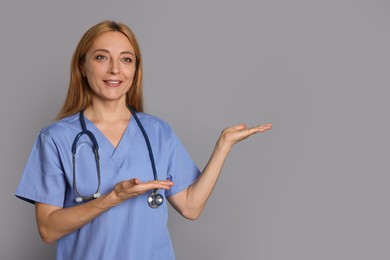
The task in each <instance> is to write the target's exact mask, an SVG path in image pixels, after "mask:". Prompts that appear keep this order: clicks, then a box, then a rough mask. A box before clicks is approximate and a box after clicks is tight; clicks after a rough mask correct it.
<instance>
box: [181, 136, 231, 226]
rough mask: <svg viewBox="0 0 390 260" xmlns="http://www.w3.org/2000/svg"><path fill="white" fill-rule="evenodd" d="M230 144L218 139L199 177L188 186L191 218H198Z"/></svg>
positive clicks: (220, 169) (213, 185) (215, 181)
mask: <svg viewBox="0 0 390 260" xmlns="http://www.w3.org/2000/svg"><path fill="white" fill-rule="evenodd" d="M230 149H231V146H230V145H228V144H227V143H226V142H223V141H222V140H221V139H219V140H218V142H217V144H216V145H215V147H214V150H213V152H212V154H211V156H210V159H209V161H208V162H207V164H206V167H205V168H204V170H203V171H202V174H201V175H200V176H199V178H198V179H197V180H196V181H195V182H194V183H193V184H192V185H191V186H190V187H189V189H188V194H187V196H188V197H187V203H188V205H190V207H191V208H190V209H191V214H192V218H198V217H199V215H200V214H201V212H202V210H203V208H204V206H205V205H206V202H207V200H208V198H209V197H210V195H211V193H212V191H213V189H214V187H215V185H216V183H217V180H218V177H219V175H220V173H221V171H222V167H223V165H224V163H225V160H226V158H227V156H228V154H229V151H230Z"/></svg>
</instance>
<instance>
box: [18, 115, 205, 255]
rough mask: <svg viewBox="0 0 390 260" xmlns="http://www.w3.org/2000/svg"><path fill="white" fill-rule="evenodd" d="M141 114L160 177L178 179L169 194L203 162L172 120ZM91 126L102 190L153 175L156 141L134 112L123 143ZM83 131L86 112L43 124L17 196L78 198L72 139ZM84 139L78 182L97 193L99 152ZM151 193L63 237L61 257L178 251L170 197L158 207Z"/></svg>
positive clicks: (61, 202)
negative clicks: (170, 228) (180, 136)
mask: <svg viewBox="0 0 390 260" xmlns="http://www.w3.org/2000/svg"><path fill="white" fill-rule="evenodd" d="M137 115H138V117H139V119H140V121H141V122H142V125H143V126H144V128H145V130H146V131H147V133H148V135H149V139H150V143H151V146H152V149H153V152H154V154H155V161H156V167H157V173H158V179H163V180H164V179H170V180H172V181H173V182H174V186H173V187H172V188H171V189H170V190H169V191H166V192H160V193H162V194H163V196H164V197H165V196H171V195H173V194H176V193H177V192H180V191H182V190H184V189H185V188H187V187H188V186H189V185H190V184H191V183H193V182H194V181H195V179H196V178H197V177H198V175H199V170H198V168H197V167H196V165H195V163H194V162H193V160H192V159H191V157H190V156H189V155H188V153H187V151H186V150H185V148H184V146H183V145H182V144H181V142H180V140H179V139H178V138H177V136H176V135H175V133H174V131H173V130H172V129H171V127H170V126H169V125H168V124H167V123H165V122H164V121H162V120H161V119H159V118H157V117H154V116H151V115H147V114H144V113H137ZM86 126H87V129H88V130H90V131H91V132H93V134H94V135H95V137H96V139H97V141H98V143H99V146H100V149H99V152H100V165H101V178H102V180H101V185H102V187H101V193H102V194H105V193H107V192H110V191H112V189H113V187H114V185H115V184H116V183H118V182H120V181H123V180H128V179H131V178H139V179H140V180H141V181H148V180H152V179H153V172H152V168H151V166H150V160H149V156H148V149H147V147H146V144H145V140H144V138H143V136H142V133H141V131H140V130H139V129H138V127H137V124H136V122H135V121H134V119H133V117H132V118H131V119H130V120H129V123H128V126H127V128H126V130H125V132H124V133H123V136H122V138H121V140H120V142H119V144H118V146H117V147H116V148H115V147H114V146H113V145H112V144H111V142H110V141H109V140H108V139H107V138H106V137H105V136H104V135H103V133H102V132H101V131H100V130H99V129H98V128H97V127H96V126H95V125H94V124H93V123H92V122H90V121H89V120H86ZM79 132H80V123H79V116H78V114H75V115H72V116H69V117H66V118H64V119H62V120H60V121H58V122H56V123H54V124H52V125H50V126H48V127H45V128H44V129H42V130H41V132H40V133H39V135H38V137H37V139H36V141H35V143H34V145H33V148H32V151H31V154H30V156H29V159H28V161H27V164H26V166H25V169H24V171H23V174H22V177H21V180H20V182H19V185H18V187H17V190H16V196H17V197H19V198H21V199H24V200H26V201H28V202H31V203H34V202H41V203H45V204H50V205H54V206H58V207H64V208H65V207H71V206H75V205H76V202H75V201H74V200H75V194H74V190H73V187H72V181H73V177H72V160H71V157H72V156H71V145H72V142H73V140H74V137H75V135H77V134H78V133H79ZM80 141H81V145H80V148H79V149H80V158H78V159H79V160H78V162H80V166H78V167H80V170H81V171H79V172H80V174H79V175H78V176H77V182H78V184H77V186H78V189H79V190H80V192H82V193H90V192H91V191H92V192H93V190H94V189H95V188H96V183H97V180H96V173H95V172H94V171H95V170H96V166H94V164H95V162H94V160H89V159H86V158H89V157H88V156H90V155H89V154H88V153H87V152H88V151H89V148H88V145H90V140H89V139H88V138H87V137H83V139H82V140H80ZM84 152H85V158H84ZM83 159H85V160H83ZM79 176H80V180H79ZM79 186H80V187H79ZM147 196H148V195H147V194H143V195H140V196H137V197H134V198H132V199H129V200H127V201H125V202H123V203H122V204H120V205H118V206H115V207H113V208H111V209H109V210H108V211H106V212H104V213H103V214H101V215H100V216H98V217H97V218H95V219H94V220H92V221H91V222H89V223H87V224H86V225H84V226H83V227H81V228H80V229H78V230H76V231H74V232H72V233H70V234H68V235H66V236H64V237H63V238H61V239H59V240H58V242H57V259H61V260H62V259H85V260H88V259H91V260H92V259H94V260H95V259H130V260H131V259H148V260H154V259H156V260H157V259H164V260H170V259H175V256H174V251H173V246H172V243H171V240H170V237H169V232H168V228H167V221H168V208H167V203H164V204H163V205H162V206H161V207H159V208H158V209H152V208H150V207H149V206H148V204H147Z"/></svg>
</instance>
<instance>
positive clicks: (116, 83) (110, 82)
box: [104, 80, 122, 87]
mask: <svg viewBox="0 0 390 260" xmlns="http://www.w3.org/2000/svg"><path fill="white" fill-rule="evenodd" d="M104 82H105V83H106V85H108V86H109V87H118V86H119V85H120V84H121V83H122V81H121V80H104Z"/></svg>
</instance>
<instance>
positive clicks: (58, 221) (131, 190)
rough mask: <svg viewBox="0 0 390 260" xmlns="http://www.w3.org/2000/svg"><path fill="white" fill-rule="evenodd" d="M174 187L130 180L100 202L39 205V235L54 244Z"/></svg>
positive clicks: (36, 212) (160, 183) (36, 208)
mask: <svg viewBox="0 0 390 260" xmlns="http://www.w3.org/2000/svg"><path fill="white" fill-rule="evenodd" d="M172 185H173V183H172V182H171V181H150V182H140V181H139V180H138V179H131V180H128V181H122V182H119V183H118V184H116V185H115V187H114V189H113V190H112V191H111V192H109V193H107V194H105V195H103V196H101V197H100V198H98V199H94V200H91V201H89V202H86V203H83V204H80V205H77V206H74V207H70V208H60V207H56V206H52V205H48V204H42V203H36V204H35V214H36V220H37V225H38V230H39V234H40V235H41V237H42V240H43V241H44V242H45V243H52V242H55V241H56V240H58V239H59V238H61V237H63V236H65V235H67V234H69V233H71V232H73V231H75V230H77V229H79V228H80V227H82V226H83V225H85V224H87V223H88V222H90V221H91V220H93V219H94V218H96V217H97V216H99V215H100V214H102V213H103V212H105V211H106V210H108V209H110V208H111V207H114V206H116V205H118V204H120V203H122V202H123V201H125V200H127V199H130V198H132V197H135V196H138V195H141V194H143V193H145V192H147V191H150V190H154V189H164V190H168V189H170V187H171V186H172Z"/></svg>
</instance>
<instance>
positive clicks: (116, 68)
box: [108, 60, 120, 74]
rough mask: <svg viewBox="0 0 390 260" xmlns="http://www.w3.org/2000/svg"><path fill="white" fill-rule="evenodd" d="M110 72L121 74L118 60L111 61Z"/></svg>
mask: <svg viewBox="0 0 390 260" xmlns="http://www.w3.org/2000/svg"><path fill="white" fill-rule="evenodd" d="M108 73H110V74H119V73H120V70H119V64H118V62H116V61H114V60H111V61H110V67H109V71H108Z"/></svg>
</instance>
